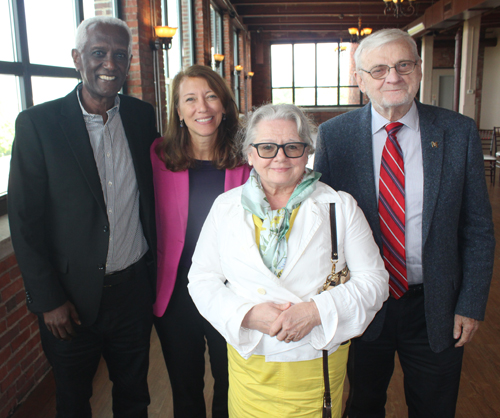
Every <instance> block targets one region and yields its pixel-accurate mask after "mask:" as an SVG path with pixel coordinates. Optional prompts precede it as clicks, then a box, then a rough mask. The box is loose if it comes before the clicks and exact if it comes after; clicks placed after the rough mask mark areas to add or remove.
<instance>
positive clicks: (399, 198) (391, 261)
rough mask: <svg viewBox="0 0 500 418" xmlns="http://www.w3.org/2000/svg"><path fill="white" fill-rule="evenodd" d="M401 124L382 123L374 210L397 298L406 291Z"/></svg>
mask: <svg viewBox="0 0 500 418" xmlns="http://www.w3.org/2000/svg"><path fill="white" fill-rule="evenodd" d="M402 126H403V124H402V123H399V122H394V123H389V124H388V125H386V127H385V130H386V131H387V140H386V142H385V146H384V150H383V151H382V161H381V164H380V185H379V202H378V213H379V218H380V229H381V231H382V252H383V255H384V263H385V268H386V269H387V271H388V272H389V290H390V292H391V295H392V296H393V297H394V298H396V299H399V298H400V297H401V296H403V295H404V294H405V292H406V291H407V290H408V278H407V275H406V250H405V167H404V161H403V152H402V150H401V147H400V146H399V143H398V140H397V138H396V135H397V133H398V132H399V130H400V129H401V127H402Z"/></svg>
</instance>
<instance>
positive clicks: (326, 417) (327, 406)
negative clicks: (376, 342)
mask: <svg viewBox="0 0 500 418" xmlns="http://www.w3.org/2000/svg"><path fill="white" fill-rule="evenodd" d="M330 231H331V237H332V262H335V261H337V260H338V259H339V254H338V244H337V218H336V217H335V203H330ZM353 369H354V349H353V341H351V345H350V347H349V357H348V361H347V376H348V379H349V396H348V398H347V401H346V406H345V409H344V413H343V414H342V418H347V415H348V414H349V410H350V409H351V403H352V397H353V388H354V385H353V378H354V370H353ZM323 379H324V385H325V393H324V395H323V418H330V417H331V416H332V415H331V414H332V411H331V408H332V400H331V395H330V376H329V373H328V351H327V350H323Z"/></svg>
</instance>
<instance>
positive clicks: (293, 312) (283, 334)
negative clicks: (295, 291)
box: [269, 301, 321, 343]
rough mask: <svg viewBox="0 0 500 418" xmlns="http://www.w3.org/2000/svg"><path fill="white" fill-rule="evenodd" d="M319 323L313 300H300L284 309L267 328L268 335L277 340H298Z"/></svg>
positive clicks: (319, 318)
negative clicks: (300, 301)
mask: <svg viewBox="0 0 500 418" xmlns="http://www.w3.org/2000/svg"><path fill="white" fill-rule="evenodd" d="M320 324H321V317H320V316H319V311H318V307H317V306H316V303H315V302H314V301H311V302H302V303H298V304H296V305H293V306H292V307H290V309H287V310H286V311H284V312H283V313H282V314H281V315H280V316H279V318H278V319H277V320H276V321H275V322H274V324H272V326H271V327H270V328H269V335H270V336H271V337H274V336H276V338H277V339H278V340H279V341H285V342H287V343H289V342H290V341H300V340H301V339H302V338H304V337H305V336H306V335H307V334H309V333H310V332H311V330H312V329H313V328H314V327H315V326H316V325H320Z"/></svg>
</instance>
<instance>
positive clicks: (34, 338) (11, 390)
mask: <svg viewBox="0 0 500 418" xmlns="http://www.w3.org/2000/svg"><path fill="white" fill-rule="evenodd" d="M49 368H50V366H49V363H48V361H47V359H46V358H45V355H44V354H43V350H42V345H41V342H40V333H39V331H38V321H37V317H36V316H35V315H34V314H32V313H30V312H29V311H28V310H27V308H26V295H25V292H24V287H23V282H22V278H21V272H20V271H19V267H18V266H17V261H16V258H15V256H14V254H13V253H12V251H10V254H9V255H7V256H6V257H5V258H3V259H2V260H1V261H0V418H7V417H8V416H10V414H11V413H12V412H13V411H14V409H15V408H16V407H17V406H18V405H19V403H20V402H21V401H22V400H23V399H24V398H25V397H26V395H27V394H29V393H30V392H31V390H32V389H33V388H34V386H35V385H36V384H37V383H38V382H39V381H40V380H41V379H42V378H43V377H44V376H45V374H46V373H47V371H48V370H49Z"/></svg>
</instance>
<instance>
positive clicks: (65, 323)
mask: <svg viewBox="0 0 500 418" xmlns="http://www.w3.org/2000/svg"><path fill="white" fill-rule="evenodd" d="M43 320H44V321H45V325H47V328H48V329H49V331H50V332H51V333H52V334H54V336H55V337H56V338H57V339H58V340H65V341H69V340H71V338H72V337H75V336H76V332H75V330H74V328H73V324H72V323H71V320H73V322H75V323H76V324H78V325H80V324H81V322H80V318H79V317H78V312H76V308H75V305H73V304H72V303H71V302H70V301H67V302H66V303H65V304H64V305H61V306H59V308H56V309H54V310H52V311H50V312H44V313H43Z"/></svg>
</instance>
